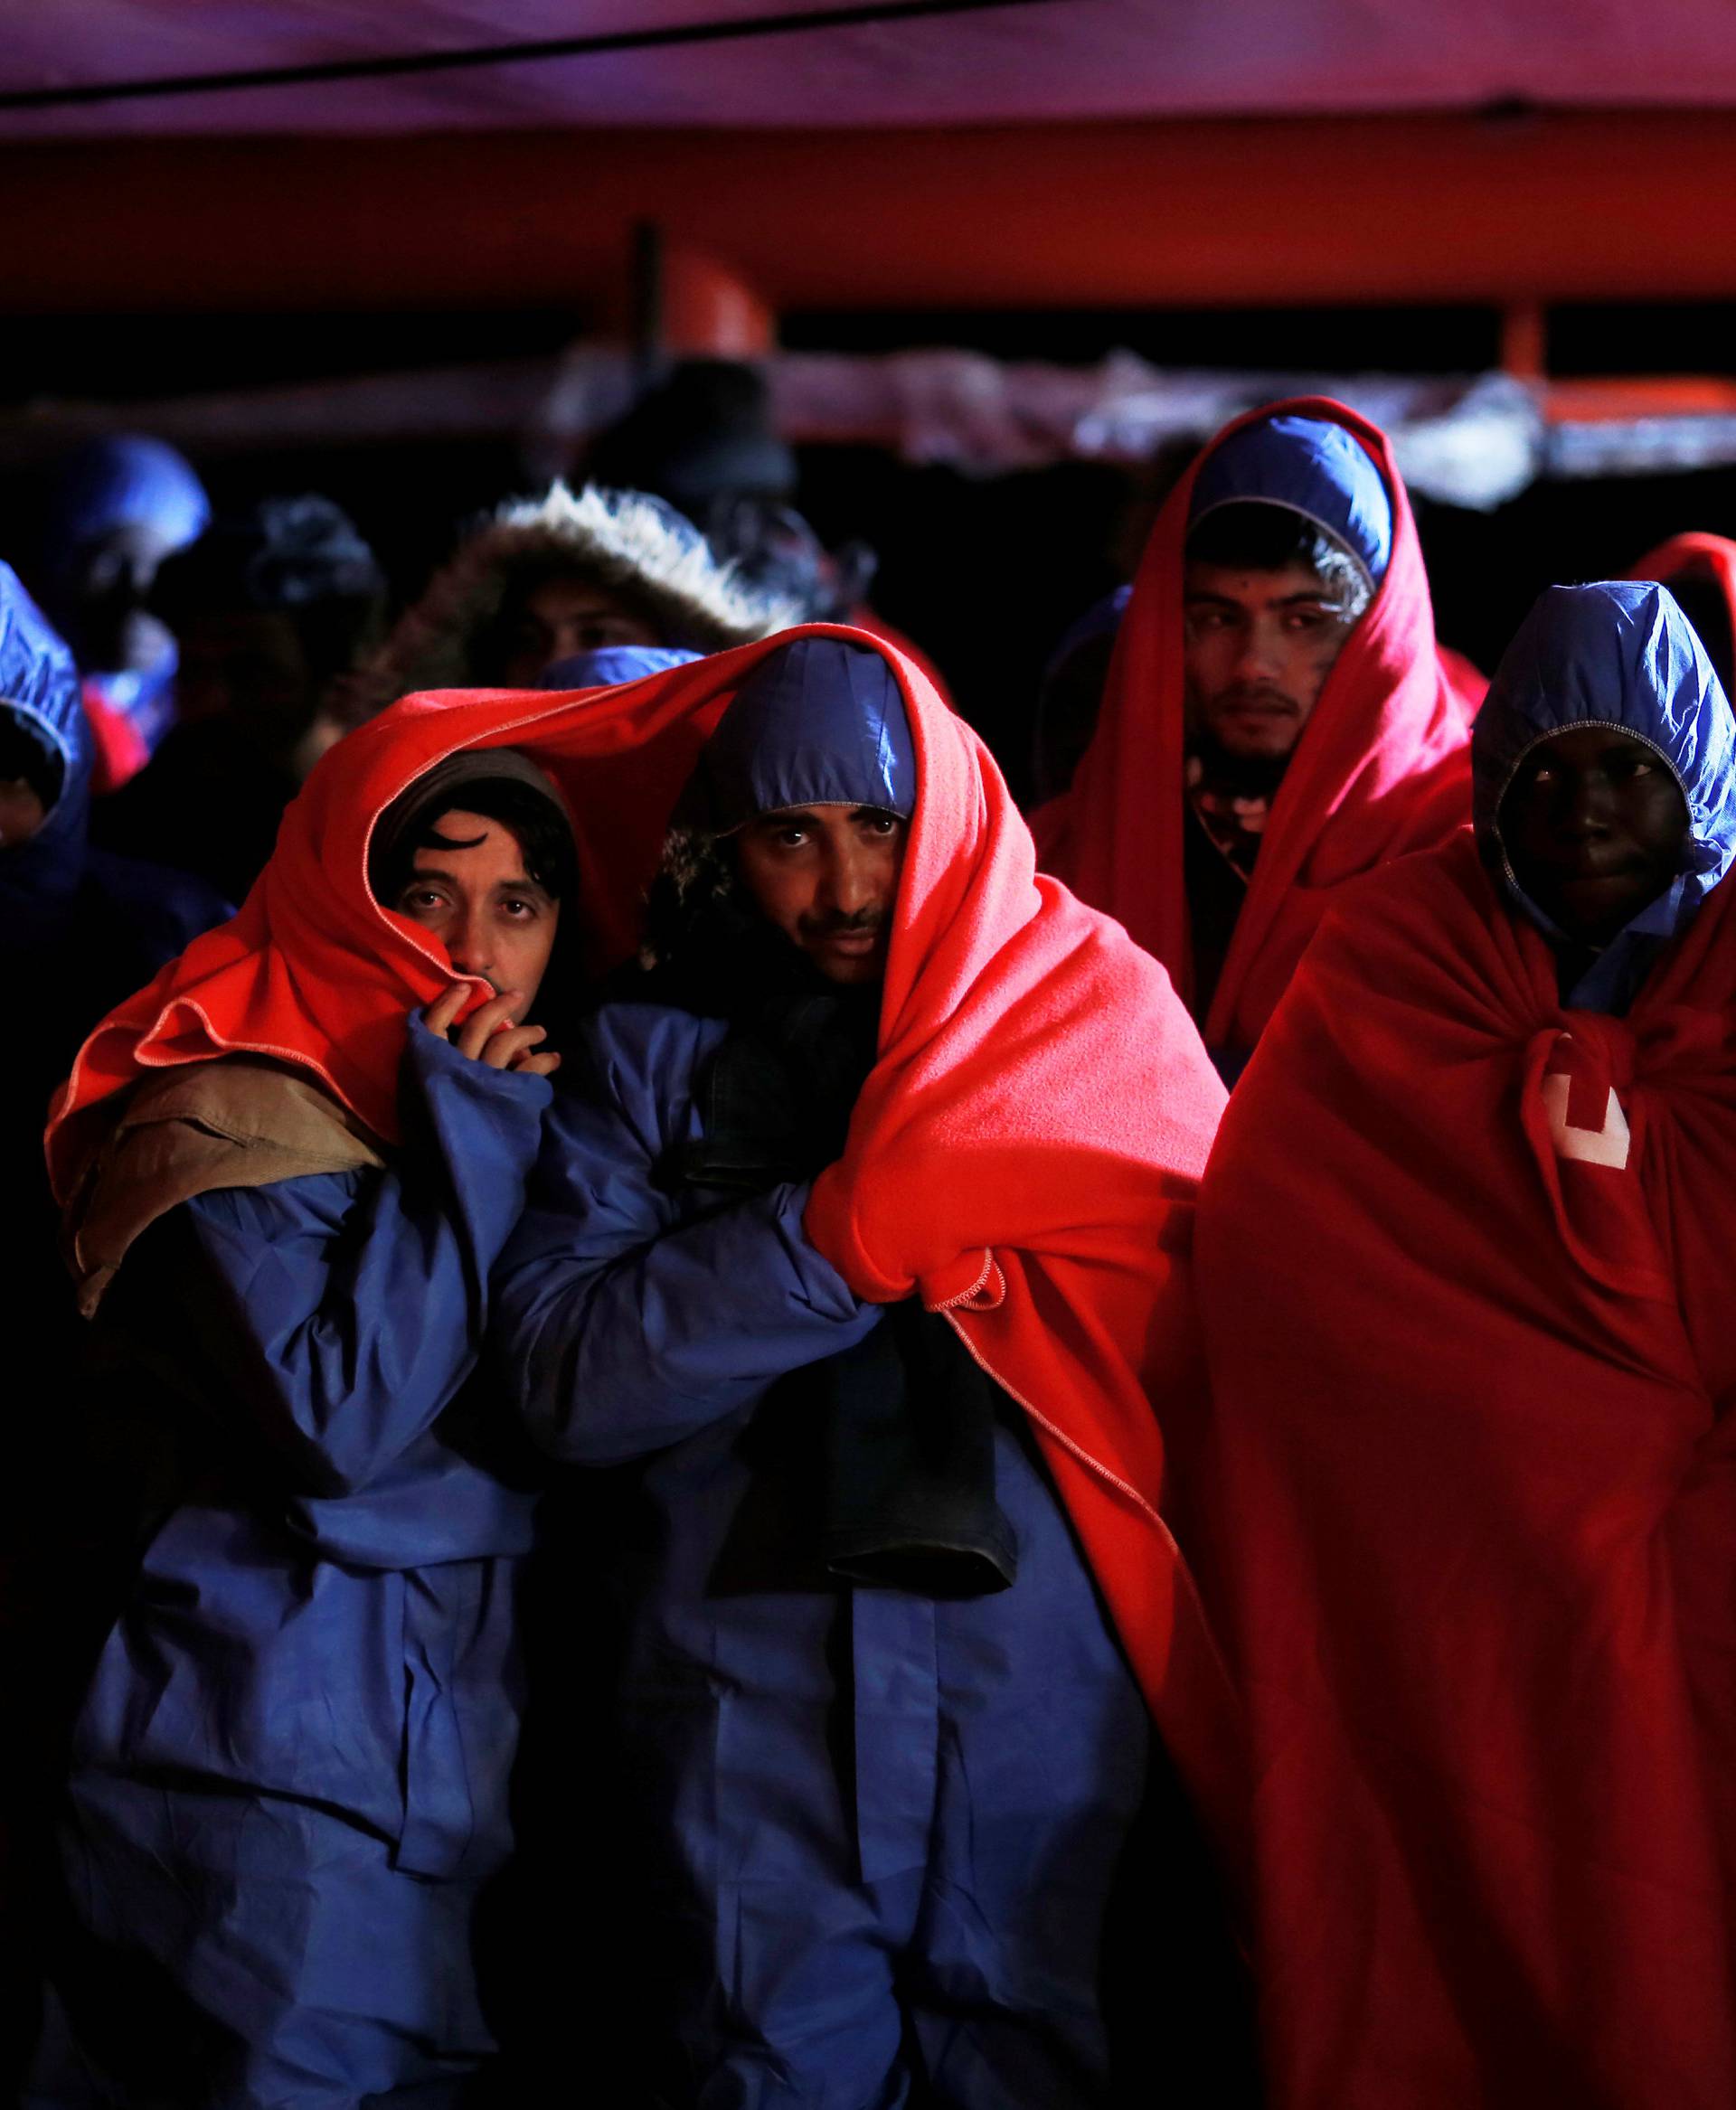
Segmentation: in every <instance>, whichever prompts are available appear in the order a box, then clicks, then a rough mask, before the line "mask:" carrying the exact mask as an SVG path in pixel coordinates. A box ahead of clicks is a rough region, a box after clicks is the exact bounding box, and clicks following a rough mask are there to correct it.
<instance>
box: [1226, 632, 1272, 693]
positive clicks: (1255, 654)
mask: <svg viewBox="0 0 1736 2110" xmlns="http://www.w3.org/2000/svg"><path fill="white" fill-rule="evenodd" d="M1240 644H1241V650H1240V651H1239V652H1238V653H1237V655H1236V670H1235V673H1236V679H1237V680H1238V681H1241V682H1256V681H1270V680H1271V679H1273V678H1274V677H1275V676H1276V674H1278V667H1279V664H1280V660H1279V651H1278V631H1277V629H1276V627H1275V626H1271V625H1269V624H1266V623H1259V622H1254V623H1250V624H1249V625H1248V626H1247V628H1246V629H1245V630H1243V632H1242V633H1241V639H1240Z"/></svg>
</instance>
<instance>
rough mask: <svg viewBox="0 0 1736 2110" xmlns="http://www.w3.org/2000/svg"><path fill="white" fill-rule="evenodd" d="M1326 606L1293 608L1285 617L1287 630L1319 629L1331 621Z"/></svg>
mask: <svg viewBox="0 0 1736 2110" xmlns="http://www.w3.org/2000/svg"><path fill="white" fill-rule="evenodd" d="M1331 619H1332V618H1331V617H1330V615H1329V614H1328V613H1327V611H1326V609H1325V608H1292V609H1291V610H1290V612H1289V614H1288V616H1287V617H1285V619H1284V626H1285V628H1286V629H1287V630H1318V629H1319V628H1320V627H1321V626H1323V625H1324V624H1326V623H1328V622H1330V621H1331Z"/></svg>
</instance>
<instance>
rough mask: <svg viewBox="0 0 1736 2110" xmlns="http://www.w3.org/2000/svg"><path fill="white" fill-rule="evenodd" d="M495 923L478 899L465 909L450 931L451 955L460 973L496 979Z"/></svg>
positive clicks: (447, 943)
mask: <svg viewBox="0 0 1736 2110" xmlns="http://www.w3.org/2000/svg"><path fill="white" fill-rule="evenodd" d="M492 938H493V926H492V925H491V923H490V922H489V919H488V915H487V911H486V909H484V907H483V906H482V905H481V904H480V903H478V904H476V906H475V907H473V908H467V909H464V910H463V911H462V912H461V913H460V915H459V917H458V920H457V921H456V922H455V923H454V924H453V925H452V927H451V928H449V929H448V933H447V939H446V952H447V957H448V959H449V960H450V961H451V963H452V965H453V966H455V967H456V968H457V969H458V973H459V974H460V975H480V976H481V977H482V978H483V980H484V981H486V982H492V981H493V980H494V978H495V977H494V966H495V954H494V946H493V943H492Z"/></svg>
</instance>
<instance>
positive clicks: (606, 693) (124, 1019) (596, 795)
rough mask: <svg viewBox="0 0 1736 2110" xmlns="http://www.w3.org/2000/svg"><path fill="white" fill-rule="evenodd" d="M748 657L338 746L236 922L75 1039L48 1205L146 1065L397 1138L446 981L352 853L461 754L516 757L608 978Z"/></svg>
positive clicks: (417, 720) (508, 701) (406, 714)
mask: <svg viewBox="0 0 1736 2110" xmlns="http://www.w3.org/2000/svg"><path fill="white" fill-rule="evenodd" d="M847 635H850V636H854V635H855V634H854V632H852V633H847ZM765 651H766V647H765V646H763V645H748V646H744V647H742V648H741V650H739V651H736V652H732V653H724V654H721V655H718V656H717V657H715V658H712V659H708V660H701V661H697V662H695V663H694V664H693V665H691V666H684V667H677V668H675V669H674V670H672V671H671V672H669V673H667V674H657V675H654V676H652V677H650V678H649V679H647V680H646V681H642V682H633V683H627V684H626V685H624V686H623V687H620V688H618V689H609V690H580V691H575V692H549V693H544V692H540V691H532V692H526V691H523V690H486V689H485V690H448V691H444V692H439V693H438V694H433V695H426V696H411V697H407V698H406V699H405V700H404V701H403V702H401V703H397V704H394V705H393V706H392V709H391V710H390V711H385V712H382V715H381V716H380V717H378V718H376V719H374V720H373V721H372V722H371V723H369V724H367V725H365V726H363V727H362V728H361V730H358V731H356V732H354V733H352V734H351V735H350V736H349V738H348V739H344V740H343V741H341V742H340V743H339V744H338V745H337V746H336V747H335V748H334V749H331V751H330V752H329V753H328V754H327V755H325V757H323V758H321V760H320V762H319V764H318V766H317V768H316V769H315V770H314V772H313V774H312V776H311V777H309V778H308V780H307V785H306V787H304V789H303V791H302V793H301V795H300V796H299V797H298V798H297V799H296V800H295V802H294V803H293V804H292V805H290V807H289V809H288V812H287V813H286V815H284V820H283V825H282V828H281V830H280V831H279V834H278V844H277V849H276V851H275V852H274V853H273V855H272V858H271V862H269V864H268V865H267V866H266V868H265V871H263V872H262V873H261V874H260V876H259V881H258V882H257V884H256V885H255V886H254V888H253V890H252V891H251V892H250V894H249V896H248V898H247V900H246V902H245V903H244V904H243V906H242V908H241V913H240V914H239V915H238V916H236V917H235V918H234V919H233V920H232V921H231V922H230V923H227V924H225V925H223V926H222V928H220V929H217V930H213V931H211V932H209V933H207V935H206V936H204V937H201V938H199V939H197V940H196V941H195V942H194V943H193V945H192V946H190V947H188V948H187V950H186V951H185V952H184V954H183V955H182V956H181V957H180V958H179V959H178V960H174V961H171V962H170V964H169V965H168V966H165V968H164V969H163V971H162V973H161V974H159V975H157V977H156V980H155V981H154V982H153V983H151V984H150V985H149V986H148V987H147V988H146V989H144V990H141V991H140V993H139V994H137V996H135V997H134V998H132V999H131V1001H130V1002H128V1003H124V1004H122V1005H121V1006H120V1008H119V1009H118V1011H116V1012H114V1013H112V1014H111V1015H110V1016H109V1018H107V1019H105V1020H104V1022H102V1024H101V1025H99V1027H98V1028H97V1030H96V1031H95V1032H93V1033H92V1034H91V1036H90V1039H89V1040H88V1041H86V1042H85V1044H84V1047H83V1049H82V1050H81V1051H80V1055H79V1058H78V1061H77V1064H76V1066H75V1067H74V1069H73V1071H72V1075H71V1078H70V1079H69V1080H68V1083H67V1085H66V1086H65V1087H64V1088H62V1094H61V1098H60V1100H59V1101H58V1102H57V1105H56V1108H55V1113H54V1118H53V1120H52V1123H51V1126H50V1129H49V1143H48V1148H49V1164H50V1170H51V1172H52V1174H53V1176H54V1180H55V1183H56V1191H57V1192H60V1193H61V1194H62V1196H63V1195H64V1192H65V1190H66V1186H67V1183H68V1182H69V1180H70V1178H71V1173H72V1169H73V1167H74V1166H75V1165H76V1163H78V1161H79V1159H80V1155H81V1153H82V1150H83V1148H84V1145H85V1142H86V1140H87V1139H88V1137H89V1135H90V1133H91V1131H92V1129H93V1127H99V1126H100V1125H101V1116H100V1112H99V1109H100V1108H101V1107H102V1105H103V1103H104V1101H105V1100H107V1099H108V1098H109V1097H110V1096H111V1095H112V1094H113V1093H115V1092H117V1091H118V1090H120V1089H122V1088H124V1087H126V1086H127V1085H129V1084H131V1083H132V1082H134V1081H135V1079H137V1077H139V1076H140V1075H141V1074H142V1073H143V1071H145V1070H146V1069H159V1068H162V1067H164V1066H165V1065H167V1064H171V1063H176V1062H199V1061H204V1060H209V1059H210V1058H212V1056H218V1055H224V1054H228V1053H231V1052H240V1051H251V1052H255V1053H259V1054H266V1055H275V1056H277V1057H278V1058H280V1059H281V1060H286V1061H289V1062H294V1063H298V1064H300V1065H301V1066H303V1067H304V1068H306V1069H309V1070H311V1071H312V1072H313V1074H314V1075H315V1076H316V1077H317V1078H318V1079H320V1081H321V1082H322V1083H323V1084H324V1085H325V1088H326V1089H327V1090H329V1091H330V1092H331V1093H332V1094H333V1096H334V1097H336V1098H337V1099H339V1100H340V1101H341V1102H342V1103H343V1104H344V1106H346V1107H349V1108H350V1109H351V1110H352V1111H353V1112H354V1113H356V1114H358V1115H360V1116H361V1117H362V1119H363V1120H364V1121H365V1122H366V1123H367V1125H368V1126H369V1127H370V1128H372V1129H373V1131H374V1133H375V1134H376V1135H382V1136H384V1137H386V1138H387V1139H388V1140H391V1139H392V1138H394V1137H395V1136H396V1135H397V1127H398V1121H397V1107H396V1094H397V1080H398V1066H399V1058H400V1056H401V1052H402V1049H403V1041H404V1032H405V1026H406V1021H407V1019H408V1016H409V1014H410V1012H411V1011H412V1010H415V1009H418V1008H420V1006H422V1005H424V1004H427V1003H431V1002H432V1001H433V999H434V998H435V997H436V996H438V995H439V994H440V992H441V991H442V990H443V989H447V988H449V987H450V986H451V984H452V981H453V975H452V972H451V969H450V967H449V966H448V964H447V960H446V956H445V954H444V952H443V951H442V949H441V947H439V944H438V943H437V942H436V941H435V940H434V939H433V938H432V937H429V934H428V933H427V932H426V931H425V930H422V929H421V928H419V927H418V926H417V925H416V924H414V923H411V922H410V920H409V919H408V918H403V917H399V916H394V915H392V914H389V913H388V912H387V911H386V910H384V909H381V908H379V907H378V906H377V905H376V904H375V903H374V901H373V899H372V898H371V896H370V895H369V892H368V889H367V862H368V840H369V837H370V835H371V834H372V833H373V824H374V822H375V821H376V820H377V819H378V817H379V816H380V815H381V814H382V812H383V811H384V810H385V808H386V807H387V806H388V805H391V803H392V800H393V799H394V798H395V797H396V796H398V794H399V793H400V792H401V791H402V790H403V789H404V788H405V787H407V786H408V785H410V784H411V783H413V782H414V781H415V779H416V778H417V777H420V776H421V775H422V773H423V772H424V771H425V770H427V769H429V768H432V767H433V765H434V764H435V763H436V762H438V761H439V760H440V759H442V758H443V757H445V756H447V755H449V754H454V753H456V752H458V750H459V749H464V748H473V747H474V748H490V747H515V748H519V749H523V750H524V752H525V753H527V754H529V755H531V756H533V758H535V759H536V761H538V762H539V763H540V764H541V765H542V767H543V768H545V769H546V770H548V772H549V773H550V775H551V776H552V777H554V779H555V780H556V782H557V783H558V784H559V785H560V787H561V790H562V791H563V792H564V794H565V795H566V797H567V800H568V803H569V805H571V809H572V812H573V815H574V818H575V821H576V823H577V826H578V834H579V851H580V916H581V918H582V920H583V924H584V929H585V937H586V941H587V947H588V951H589V953H590V961H591V965H592V966H594V967H596V968H598V969H599V970H601V969H605V968H607V967H609V966H614V965H616V964H617V963H618V962H619V961H620V960H622V959H624V958H625V957H627V955H628V954H629V953H630V952H631V951H632V949H633V947H634V946H635V945H636V944H637V940H638V930H639V919H640V913H641V909H642V905H643V897H644V891H645V888H646V884H647V882H648V881H649V880H650V878H651V875H652V874H653V873H654V872H655V871H656V865H657V859H658V856H659V854H660V852H661V850H662V844H663V836H664V832H665V828H666V826H667V824H668V816H669V813H670V810H671V808H672V807H673V805H675V799H676V797H677V796H678V795H679V793H680V791H681V788H682V787H683V785H684V784H685V782H686V780H687V778H688V777H689V776H690V775H691V773H692V770H693V760H694V758H695V756H696V755H697V754H698V752H699V749H700V747H701V745H702V743H703V739H704V738H705V736H706V734H707V733H708V732H709V731H710V730H711V728H712V725H714V724H715V723H716V721H717V719H718V716H719V714H720V713H721V711H722V708H723V705H724V703H725V702H727V700H728V698H729V695H730V694H731V692H732V690H733V688H734V686H735V684H736V683H739V682H740V681H741V677H742V676H743V674H745V673H746V672H747V671H748V669H749V668H750V666H752V665H753V664H755V662H756V661H757V660H759V659H761V658H763V657H764V656H765ZM477 994H478V995H479V996H481V995H482V994H486V992H485V991H484V990H483V988H482V985H481V984H477Z"/></svg>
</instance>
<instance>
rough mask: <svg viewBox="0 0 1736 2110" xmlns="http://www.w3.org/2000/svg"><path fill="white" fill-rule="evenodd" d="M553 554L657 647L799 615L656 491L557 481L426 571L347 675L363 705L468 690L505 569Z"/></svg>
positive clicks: (740, 634) (506, 508) (743, 636)
mask: <svg viewBox="0 0 1736 2110" xmlns="http://www.w3.org/2000/svg"><path fill="white" fill-rule="evenodd" d="M561 559H568V560H571V564H572V568H573V569H574V570H579V571H583V572H585V573H586V574H587V575H588V576H590V577H591V578H594V579H596V581H597V583H598V585H599V586H601V587H604V588H607V589H609V591H611V592H615V593H619V594H620V595H621V596H622V598H623V599H624V600H625V601H626V602H627V604H628V605H629V606H631V607H632V608H635V609H636V610H638V611H642V612H643V614H644V615H645V617H646V619H647V620H648V621H650V622H651V623H652V624H653V625H655V626H656V628H657V630H658V631H659V633H660V642H662V643H663V644H665V645H683V646H688V647H691V648H692V649H693V650H694V651H698V652H703V653H709V652H723V651H727V650H728V649H729V648H730V647H731V645H748V644H751V643H752V642H753V641H754V640H755V639H757V638H760V637H769V636H771V634H772V633H773V632H774V631H776V630H784V629H788V628H789V626H791V625H792V624H796V623H799V622H801V621H802V620H803V619H804V618H803V616H802V612H801V610H800V609H799V608H797V606H796V604H795V603H794V602H791V601H785V600H782V599H779V598H775V597H773V596H770V595H767V594H763V593H760V592H756V591H755V590H754V589H752V588H751V587H750V586H749V585H748V584H747V583H746V582H745V581H744V580H742V579H740V578H739V577H738V576H737V574H736V572H735V570H734V568H733V567H732V566H731V565H727V564H723V563H720V562H719V560H718V559H717V558H716V556H715V555H714V554H713V553H712V549H711V547H710V545H709V544H708V543H707V542H706V541H705V538H704V537H703V535H702V534H701V533H700V532H699V530H698V529H697V528H695V527H694V526H693V524H692V523H690V522H689V521H687V520H686V519H685V518H684V516H683V515H682V514H680V513H677V512H675V509H674V508H673V507H672V506H668V505H665V504H664V503H663V502H662V500H660V499H657V498H653V497H650V496H648V495H646V494H645V493H644V492H639V491H607V490H603V489H601V488H600V487H599V486H598V485H594V484H587V485H584V486H583V488H582V489H580V490H579V491H577V492H574V491H571V490H569V489H568V487H567V486H566V485H564V484H555V485H552V487H551V488H550V490H549V492H548V494H547V495H546V496H544V497H542V498H517V499H513V500H511V501H509V502H508V503H507V504H505V505H503V506H501V507H500V508H499V509H498V511H497V512H495V514H494V515H493V517H492V518H491V519H489V520H487V521H486V522H485V523H484V524H483V525H482V526H481V527H479V528H478V529H476V532H474V533H473V534H471V535H470V536H469V537H468V538H467V540H466V541H465V542H463V543H461V544H460V546H459V548H458V553H457V554H456V555H455V556H454V557H453V558H452V559H451V560H450V561H449V562H448V563H447V564H446V565H445V566H444V567H443V568H442V569H441V570H439V571H438V572H436V573H435V575H434V577H433V579H431V580H430V582H429V586H428V588H427V589H426V590H425V592H424V593H423V595H422V597H421V598H420V600H419V601H417V602H416V603H415V605H414V606H413V607H412V608H408V609H406V611H405V612H404V614H403V615H402V616H401V617H400V618H399V621H398V624H397V626H396V628H395V629H394V630H393V631H392V636H391V637H390V638H388V639H387V641H386V643H385V645H383V646H382V648H381V650H380V651H379V652H378V653H377V654H376V655H374V657H373V659H372V660H371V661H370V662H369V663H368V664H366V665H365V666H364V667H363V670H362V672H361V674H359V675H358V677H357V679H358V682H359V683H360V684H361V685H362V687H363V689H364V690H365V692H366V694H365V702H366V705H367V708H368V709H369V711H379V710H383V709H384V708H385V706H386V705H387V704H388V703H392V702H396V701H397V699H398V698H399V697H400V696H408V695H412V694H414V693H415V692H417V691H418V690H421V689H458V688H467V687H475V686H476V683H477V681H478V671H477V669H476V665H475V664H474V654H475V649H476V642H477V640H478V638H479V637H480V636H481V635H482V634H483V633H484V632H485V631H486V629H487V628H488V627H489V626H490V625H491V624H493V623H494V621H495V618H496V617H498V616H499V614H500V612H501V609H502V607H503V605H504V604H505V600H506V598H507V595H508V593H509V591H510V589H511V588H512V584H513V581H514V575H515V574H517V573H520V572H522V571H524V570H537V571H539V572H540V571H542V570H544V569H545V568H546V567H547V566H548V565H549V563H550V560H557V561H558V560H561Z"/></svg>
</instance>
